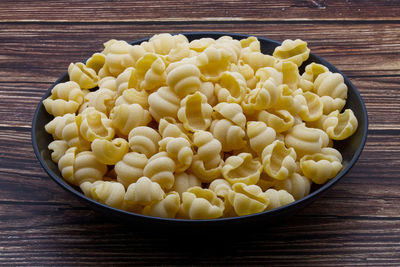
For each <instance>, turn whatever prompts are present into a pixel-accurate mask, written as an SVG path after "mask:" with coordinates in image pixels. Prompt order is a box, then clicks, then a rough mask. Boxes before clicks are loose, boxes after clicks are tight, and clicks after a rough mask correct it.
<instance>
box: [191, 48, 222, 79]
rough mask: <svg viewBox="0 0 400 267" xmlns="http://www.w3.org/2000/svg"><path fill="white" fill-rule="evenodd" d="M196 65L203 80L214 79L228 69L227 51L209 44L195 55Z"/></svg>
mask: <svg viewBox="0 0 400 267" xmlns="http://www.w3.org/2000/svg"><path fill="white" fill-rule="evenodd" d="M196 65H197V66H198V68H199V69H200V72H201V74H200V77H201V79H202V80H203V81H216V80H218V78H219V76H220V75H221V74H222V73H223V72H224V71H226V70H227V69H228V66H229V53H227V52H226V51H225V50H224V49H221V48H216V47H214V46H209V47H207V48H206V49H204V51H202V52H201V53H200V54H199V55H198V56H197V58H196Z"/></svg>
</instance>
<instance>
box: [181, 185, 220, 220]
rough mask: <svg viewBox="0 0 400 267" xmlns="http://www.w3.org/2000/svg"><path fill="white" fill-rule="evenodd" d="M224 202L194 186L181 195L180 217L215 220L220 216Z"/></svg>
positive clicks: (206, 190) (208, 191)
mask: <svg viewBox="0 0 400 267" xmlns="http://www.w3.org/2000/svg"><path fill="white" fill-rule="evenodd" d="M223 212H224V202H223V201H222V200H221V199H219V198H218V197H217V195H216V194H215V193H214V192H213V191H211V190H209V189H202V188H201V187H198V186H195V187H192V188H189V190H188V191H186V192H184V193H183V194H182V205H181V209H180V216H182V217H184V218H189V219H196V220H199V219H215V218H219V217H221V216H222V214H223Z"/></svg>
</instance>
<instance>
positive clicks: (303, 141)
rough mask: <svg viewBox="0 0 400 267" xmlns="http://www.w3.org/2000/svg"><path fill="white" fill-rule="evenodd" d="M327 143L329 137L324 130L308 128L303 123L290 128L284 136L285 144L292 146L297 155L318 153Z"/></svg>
mask: <svg viewBox="0 0 400 267" xmlns="http://www.w3.org/2000/svg"><path fill="white" fill-rule="evenodd" d="M328 143H329V137H328V135H327V134H326V133H325V132H324V131H322V130H320V129H316V128H309V127H307V126H305V124H304V123H302V124H298V125H296V126H294V127H293V128H291V129H290V130H289V131H288V133H287V135H286V137H285V144H286V145H287V146H288V147H291V148H294V150H295V151H296V154H297V155H298V156H299V157H302V156H303V155H306V154H314V153H318V152H320V151H321V148H323V147H326V146H327V145H328Z"/></svg>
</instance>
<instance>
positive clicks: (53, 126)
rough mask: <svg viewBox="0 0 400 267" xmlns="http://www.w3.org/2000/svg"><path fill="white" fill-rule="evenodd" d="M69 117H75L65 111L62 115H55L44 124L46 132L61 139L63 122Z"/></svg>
mask: <svg viewBox="0 0 400 267" xmlns="http://www.w3.org/2000/svg"><path fill="white" fill-rule="evenodd" d="M70 117H72V118H75V115H74V114H69V113H67V114H65V115H64V116H57V117H55V118H54V119H52V120H51V121H50V122H48V123H47V124H46V125H45V126H44V128H45V130H46V132H48V133H49V134H51V135H52V136H53V138H54V139H55V140H57V139H58V140H59V139H63V137H62V132H63V129H64V127H65V122H66V121H67V119H68V118H70Z"/></svg>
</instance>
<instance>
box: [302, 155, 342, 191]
mask: <svg viewBox="0 0 400 267" xmlns="http://www.w3.org/2000/svg"><path fill="white" fill-rule="evenodd" d="M300 168H301V170H302V172H303V173H304V176H306V177H308V178H310V179H311V180H312V181H313V182H314V183H316V184H323V183H326V181H328V180H329V179H332V178H333V177H335V176H336V175H337V174H338V173H339V171H340V170H341V169H342V163H341V161H340V160H339V159H338V158H337V157H335V156H333V155H329V154H323V153H315V154H312V155H305V156H304V157H302V158H301V160H300Z"/></svg>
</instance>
